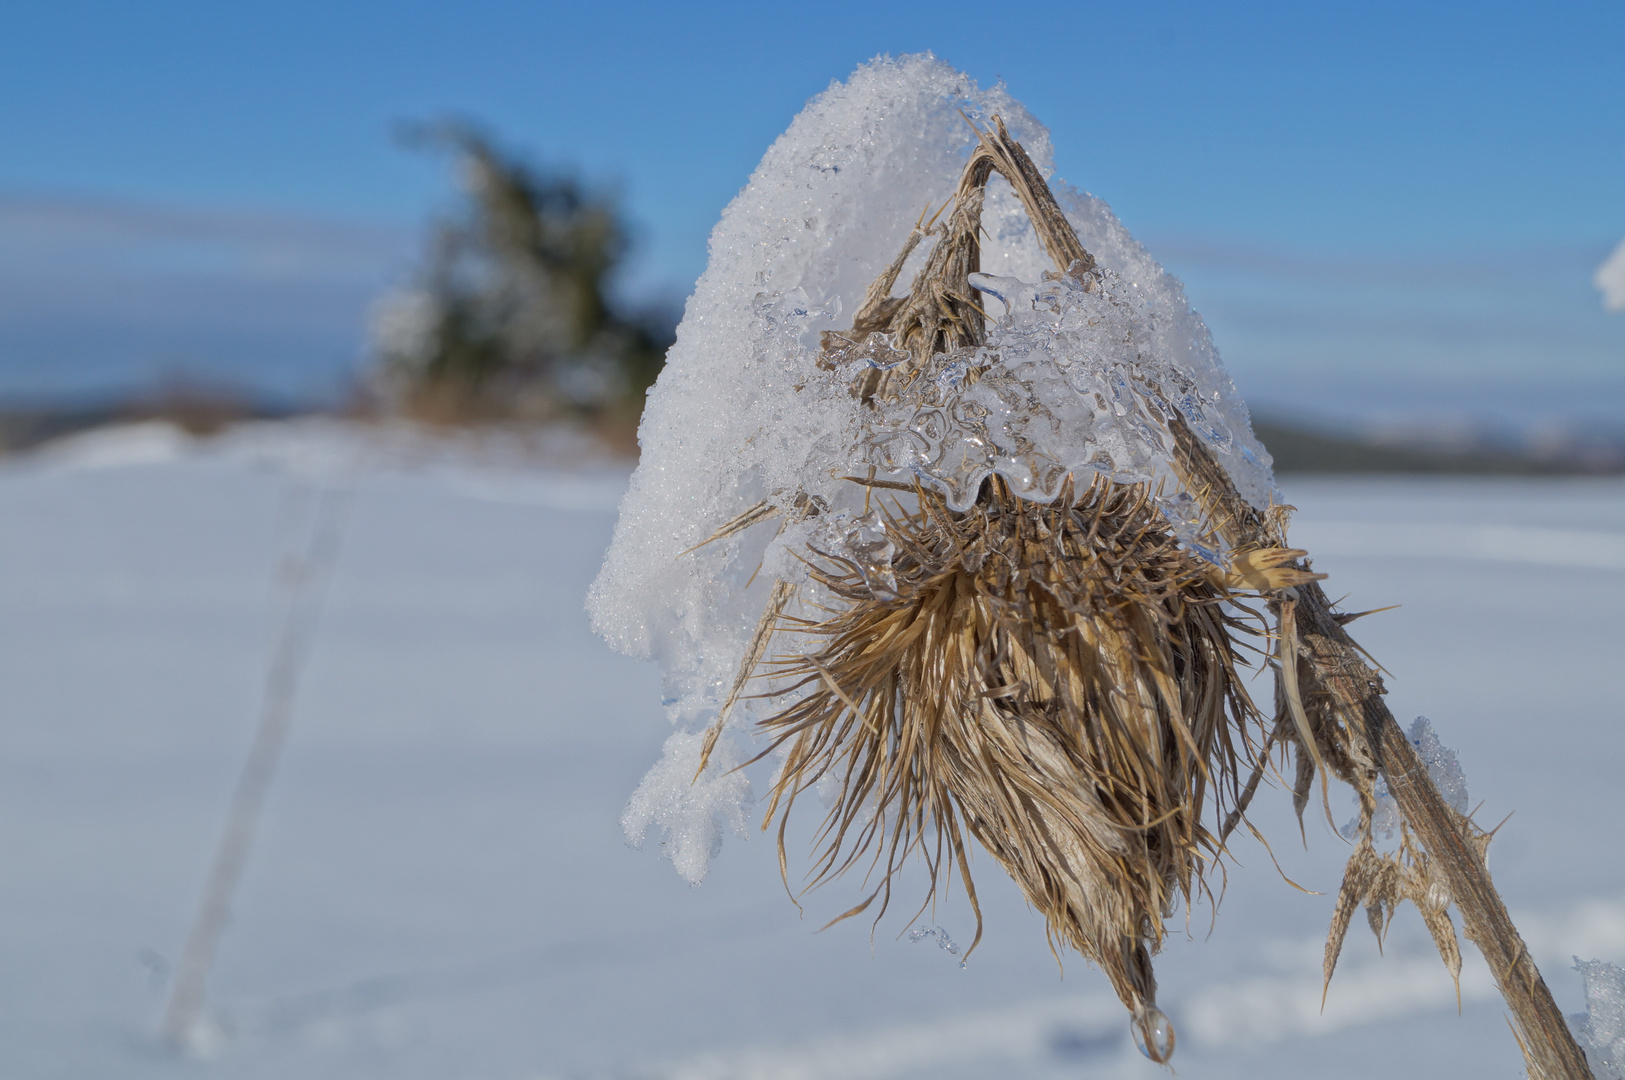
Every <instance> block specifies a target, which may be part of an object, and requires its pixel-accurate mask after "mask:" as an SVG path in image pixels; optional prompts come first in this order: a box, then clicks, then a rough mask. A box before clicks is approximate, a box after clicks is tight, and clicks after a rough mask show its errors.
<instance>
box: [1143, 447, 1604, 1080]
mask: <svg viewBox="0 0 1625 1080" xmlns="http://www.w3.org/2000/svg"><path fill="white" fill-rule="evenodd" d="M1174 427H1175V431H1174V434H1175V438H1176V442H1177V445H1178V451H1179V454H1178V457H1179V461H1178V464H1179V466H1180V471H1181V472H1183V473H1185V474H1186V476H1187V478H1188V480H1189V481H1190V482H1191V486H1192V488H1193V489H1194V490H1199V491H1206V492H1208V493H1209V495H1208V499H1207V501H1208V502H1209V504H1210V506H1211V507H1212V508H1213V509H1214V511H1215V512H1214V515H1213V516H1214V520H1215V521H1217V522H1220V523H1221V525H1220V528H1221V531H1223V532H1225V533H1226V537H1225V538H1226V540H1228V541H1229V542H1230V543H1231V544H1232V545H1233V546H1237V547H1241V546H1263V545H1268V544H1274V543H1281V542H1283V538H1281V537H1279V536H1278V535H1277V530H1276V528H1275V525H1274V523H1272V522H1270V521H1268V520H1266V518H1265V517H1264V515H1261V514H1259V513H1257V512H1256V511H1255V510H1253V508H1252V507H1250V506H1248V505H1247V503H1246V502H1245V501H1244V500H1242V499H1241V498H1240V496H1238V495H1237V494H1236V492H1235V490H1234V488H1233V487H1232V486H1231V484H1230V481H1229V478H1228V477H1227V476H1226V475H1225V473H1224V471H1223V469H1221V468H1220V467H1219V465H1218V463H1217V462H1215V461H1214V460H1213V458H1212V456H1211V455H1210V454H1209V453H1208V452H1207V450H1206V449H1205V447H1203V446H1202V444H1201V443H1200V442H1199V441H1198V440H1197V439H1196V437H1195V436H1194V435H1193V434H1192V433H1191V432H1190V430H1189V429H1188V428H1186V427H1185V426H1184V425H1183V424H1181V423H1176V424H1175V425H1174ZM1287 591H1288V592H1291V593H1295V594H1296V603H1295V607H1296V612H1295V616H1296V623H1297V628H1298V634H1299V636H1300V639H1301V641H1302V645H1303V650H1304V652H1306V653H1307V657H1306V659H1307V664H1306V665H1305V666H1307V667H1309V668H1311V669H1312V671H1313V673H1314V682H1315V683H1316V685H1317V686H1318V687H1319V688H1320V689H1321V691H1322V693H1321V694H1317V695H1315V696H1316V698H1317V701H1318V702H1319V703H1320V704H1321V705H1322V706H1323V707H1324V708H1325V710H1326V712H1328V713H1330V714H1331V717H1329V719H1334V720H1335V721H1336V722H1338V723H1340V724H1341V725H1343V726H1344V727H1345V729H1346V730H1348V731H1349V732H1351V733H1357V734H1358V735H1359V736H1360V737H1361V738H1362V741H1363V742H1364V744H1365V748H1366V749H1367V750H1368V752H1369V754H1370V757H1371V759H1372V762H1371V763H1372V765H1374V766H1375V768H1376V769H1377V770H1378V771H1380V772H1381V774H1382V776H1383V778H1384V779H1385V780H1387V782H1388V790H1389V791H1390V792H1391V793H1392V794H1393V797H1394V800H1395V801H1396V802H1397V803H1398V804H1399V809H1400V812H1401V813H1402V814H1403V815H1404V817H1405V821H1406V823H1407V824H1408V825H1409V826H1410V828H1411V829H1412V830H1414V831H1415V833H1416V835H1417V838H1418V839H1419V840H1420V841H1421V843H1422V846H1423V847H1424V848H1425V849H1426V851H1427V853H1428V855H1429V857H1430V859H1431V860H1432V862H1433V865H1434V868H1435V869H1436V870H1437V871H1438V872H1439V873H1440V875H1441V876H1442V877H1443V879H1444V881H1445V882H1446V884H1448V886H1449V888H1450V894H1451V900H1452V901H1453V902H1454V903H1455V905H1456V907H1457V909H1458V910H1459V911H1460V912H1461V916H1462V922H1463V924H1464V926H1465V929H1466V931H1467V936H1468V937H1469V938H1470V939H1472V941H1473V943H1474V944H1476V945H1477V946H1478V948H1479V951H1480V952H1482V953H1483V954H1484V959H1485V960H1486V961H1487V962H1488V963H1489V967H1490V971H1491V973H1492V974H1493V975H1494V976H1495V982H1496V985H1497V986H1498V987H1499V988H1500V991H1501V996H1502V997H1503V998H1505V999H1506V1003H1507V1006H1508V1007H1509V1008H1510V1009H1511V1010H1512V1015H1513V1018H1514V1020H1515V1021H1516V1024H1517V1028H1518V1032H1519V1034H1520V1036H1521V1038H1520V1044H1521V1045H1522V1047H1523V1051H1524V1058H1525V1061H1526V1063H1527V1064H1528V1066H1529V1074H1530V1075H1531V1076H1532V1077H1535V1078H1537V1080H1591V1071H1590V1069H1589V1067H1588V1066H1587V1065H1586V1059H1585V1054H1584V1052H1583V1051H1581V1049H1580V1047H1579V1045H1578V1044H1577V1043H1575V1041H1574V1036H1573V1035H1572V1034H1571V1033H1570V1031H1569V1028H1568V1024H1567V1023H1566V1022H1565V1021H1564V1019H1563V1014H1562V1012H1560V1011H1559V1010H1558V1007H1557V1004H1556V1002H1554V1001H1553V1000H1552V994H1551V991H1550V990H1549V989H1548V988H1547V986H1546V981H1545V980H1544V979H1542V978H1541V975H1540V971H1539V970H1538V969H1537V968H1536V967H1535V961H1534V959H1533V958H1532V957H1531V956H1530V955H1529V949H1528V947H1527V946H1525V945H1524V942H1523V938H1522V937H1520V936H1519V934H1518V929H1517V927H1515V926H1514V925H1513V924H1512V919H1511V917H1510V916H1509V915H1508V914H1507V909H1506V904H1505V903H1504V902H1503V901H1502V900H1501V895H1500V894H1499V893H1498V892H1496V890H1495V885H1494V883H1493V882H1492V881H1491V880H1490V872H1489V868H1488V866H1486V865H1485V862H1484V847H1485V845H1484V842H1483V841H1484V840H1485V839H1487V838H1485V837H1483V836H1482V834H1478V833H1477V832H1476V830H1474V829H1473V827H1472V825H1471V823H1470V822H1468V821H1467V819H1466V818H1464V817H1462V816H1461V815H1460V814H1458V813H1456V812H1455V811H1454V810H1453V809H1451V808H1450V807H1449V806H1448V805H1447V804H1446V803H1445V801H1444V799H1443V797H1442V796H1441V795H1440V794H1439V789H1438V788H1437V787H1436V786H1435V785H1434V783H1433V780H1432V778H1431V777H1430V776H1429V775H1428V770H1427V767H1426V766H1425V765H1423V764H1422V762H1421V760H1420V759H1418V758H1417V756H1416V751H1415V749H1414V748H1413V747H1412V746H1411V742H1410V739H1408V738H1406V736H1405V733H1404V732H1403V731H1402V730H1401V729H1400V727H1399V724H1398V722H1397V721H1395V719H1394V716H1393V713H1391V712H1390V711H1389V710H1388V706H1387V704H1386V703H1384V701H1383V698H1382V695H1383V693H1384V688H1383V684H1382V679H1381V677H1380V676H1379V675H1378V674H1377V672H1376V671H1375V670H1373V668H1372V667H1371V665H1370V664H1368V663H1367V662H1366V660H1365V658H1364V655H1363V654H1362V651H1361V649H1360V647H1359V646H1358V645H1357V644H1355V642H1354V639H1353V638H1351V637H1350V636H1349V634H1348V632H1347V631H1346V630H1345V629H1344V628H1343V623H1342V620H1341V619H1339V618H1338V616H1337V615H1336V614H1334V613H1333V612H1332V610H1331V609H1332V605H1331V602H1330V601H1329V600H1328V599H1327V598H1326V594H1325V592H1323V591H1322V590H1321V587H1320V586H1319V585H1318V584H1316V583H1313V582H1311V583H1308V584H1304V585H1299V586H1297V587H1296V588H1295V589H1292V590H1287Z"/></svg>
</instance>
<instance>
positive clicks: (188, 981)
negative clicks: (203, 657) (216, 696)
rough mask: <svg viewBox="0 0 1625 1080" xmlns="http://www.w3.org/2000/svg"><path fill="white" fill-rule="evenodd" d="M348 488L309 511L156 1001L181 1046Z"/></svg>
mask: <svg viewBox="0 0 1625 1080" xmlns="http://www.w3.org/2000/svg"><path fill="white" fill-rule="evenodd" d="M354 495H355V492H354V488H353V487H350V486H347V487H345V488H343V489H341V490H336V491H335V490H329V491H327V492H325V493H324V494H323V496H322V498H321V502H320V504H319V505H318V507H317V510H316V523H315V525H314V527H313V529H312V532H311V537H310V542H309V543H310V546H309V548H308V549H307V550H306V552H305V553H304V556H303V557H302V558H301V559H300V561H299V562H298V563H297V564H296V565H295V566H294V567H293V580H292V590H291V593H292V595H291V596H290V597H289V598H288V607H287V612H286V615H285V616H284V620H283V623H282V629H281V632H280V634H279V635H278V638H277V644H276V651H275V653H274V654H273V655H272V659H271V666H270V669H269V671H268V672H267V674H266V679H265V696H264V698H263V705H262V708H261V712H260V719H259V725H258V727H257V728H256V729H255V732H254V745H253V746H252V747H251V748H250V749H249V752H248V759H247V761H246V762H244V764H243V771H242V774H241V775H240V776H239V778H238V780H237V790H236V791H235V793H234V794H233V795H232V800H231V810H230V812H229V813H228V814H227V816H226V827H225V829H224V830H223V831H222V832H221V834H220V843H219V846H218V847H217V848H216V849H215V854H214V861H213V863H212V864H211V865H210V867H209V878H208V882H207V884H205V885H204V888H203V898H202V900H201V901H200V902H199V903H198V910H197V914H196V915H195V916H193V919H192V927H191V930H190V931H189V932H188V933H187V936H186V945H185V947H184V948H183V949H182V951H181V958H180V963H179V964H177V965H176V968H175V982H174V985H173V986H172V987H171V989H170V994H169V1002H168V1004H167V1005H166V1006H165V1008H164V1019H163V1026H162V1033H163V1036H164V1038H165V1039H167V1040H168V1041H169V1042H170V1043H171V1044H173V1045H175V1046H177V1047H179V1048H181V1049H193V1048H194V1047H195V1045H196V1042H197V1040H198V1038H199V1036H200V1035H201V1034H202V1032H201V1030H200V1025H201V1024H202V1022H203V1020H204V1008H205V1005H206V1004H207V995H206V990H207V986H208V981H209V970H210V968H212V967H213V966H214V954H215V950H216V949H217V948H218V946H219V944H220V936H221V934H223V933H224V932H225V929H226V923H227V922H228V921H229V920H230V918H231V898H232V894H233V893H235V892H236V891H237V882H238V880H239V879H240V878H241V877H242V874H243V868H244V866H245V865H247V862H248V853H249V849H250V848H251V847H252V846H253V843H254V834H255V832H256V831H257V830H258V826H259V817H260V809H261V807H263V806H264V804H265V796H266V793H267V792H268V791H269V790H270V787H271V779H272V777H273V776H274V775H275V773H276V765H277V759H278V758H279V757H281V754H282V747H283V745H284V744H285V743H286V742H287V740H288V729H289V727H290V725H291V724H292V722H293V704H294V696H295V694H296V692H297V691H298V688H299V675H300V673H301V672H302V671H303V670H304V666H305V659H306V657H307V656H308V655H309V653H310V644H311V639H312V637H313V636H314V632H315V629H316V621H317V618H318V616H319V615H320V613H321V608H322V601H323V599H324V598H325V596H326V592H327V585H328V583H329V582H330V581H331V579H332V569H333V565H334V563H335V562H336V561H337V559H338V551H339V545H340V541H341V540H342V537H343V531H344V522H345V519H346V517H347V515H348V512H349V508H350V505H351V503H352V502H353V501H354Z"/></svg>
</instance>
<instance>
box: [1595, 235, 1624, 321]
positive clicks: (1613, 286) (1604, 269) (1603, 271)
mask: <svg viewBox="0 0 1625 1080" xmlns="http://www.w3.org/2000/svg"><path fill="white" fill-rule="evenodd" d="M1591 282H1592V284H1594V285H1596V286H1597V291H1599V292H1601V293H1602V306H1603V307H1605V308H1607V309H1608V310H1609V311H1625V240H1621V241H1620V242H1619V246H1618V247H1617V248H1615V249H1614V253H1613V254H1612V255H1610V256H1608V261H1607V262H1605V263H1603V264H1602V265H1601V266H1599V267H1597V273H1596V275H1595V276H1594V277H1592V279H1591Z"/></svg>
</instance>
